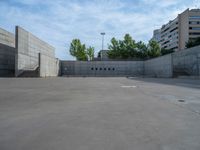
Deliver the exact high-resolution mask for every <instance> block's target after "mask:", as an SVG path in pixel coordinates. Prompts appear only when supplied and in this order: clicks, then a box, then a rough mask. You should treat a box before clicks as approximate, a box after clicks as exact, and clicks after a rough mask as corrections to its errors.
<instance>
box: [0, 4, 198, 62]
mask: <svg viewBox="0 0 200 150" xmlns="http://www.w3.org/2000/svg"><path fill="white" fill-rule="evenodd" d="M199 7H200V0H0V27H1V28H4V29H6V30H8V31H10V32H12V33H14V32H15V31H14V30H15V26H16V25H19V26H21V27H23V28H25V29H26V30H28V31H30V32H31V33H33V34H34V35H36V36H37V37H39V38H41V39H42V40H44V41H46V42H48V43H49V44H50V45H52V46H54V47H55V54H56V57H57V58H59V59H62V60H66V59H67V60H73V59H74V58H73V57H72V56H70V54H69V47H70V43H71V41H72V39H75V38H78V39H80V40H81V42H82V43H85V44H86V46H87V47H88V46H92V47H95V53H97V52H98V51H99V50H100V49H101V45H102V37H101V35H100V33H101V32H105V33H106V35H105V43H104V47H105V48H107V46H108V44H109V43H110V40H111V38H112V37H115V38H117V39H123V36H124V35H125V34H126V33H129V34H130V35H131V36H132V37H133V39H134V40H136V41H144V42H145V43H147V42H148V41H149V40H150V39H151V37H152V35H153V30H154V29H157V28H160V27H161V26H162V25H163V24H165V23H167V22H168V21H169V20H173V19H174V18H176V17H177V15H178V14H179V13H181V12H183V11H184V10H185V9H187V8H190V9H192V8H199Z"/></svg>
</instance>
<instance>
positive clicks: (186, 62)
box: [172, 46, 200, 76]
mask: <svg viewBox="0 0 200 150" xmlns="http://www.w3.org/2000/svg"><path fill="white" fill-rule="evenodd" d="M172 58H173V75H174V76H181V75H189V76H200V46H196V47H193V48H189V49H185V50H181V51H178V52H176V53H173V54H172Z"/></svg>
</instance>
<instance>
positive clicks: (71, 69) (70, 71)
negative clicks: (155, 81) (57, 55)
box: [61, 61, 144, 76]
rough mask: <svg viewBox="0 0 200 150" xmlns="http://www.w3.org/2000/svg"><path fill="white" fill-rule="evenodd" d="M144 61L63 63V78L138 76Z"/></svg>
mask: <svg viewBox="0 0 200 150" xmlns="http://www.w3.org/2000/svg"><path fill="white" fill-rule="evenodd" d="M143 65H144V62H143V61H61V75H63V76H138V75H142V74H143V71H144V70H143Z"/></svg>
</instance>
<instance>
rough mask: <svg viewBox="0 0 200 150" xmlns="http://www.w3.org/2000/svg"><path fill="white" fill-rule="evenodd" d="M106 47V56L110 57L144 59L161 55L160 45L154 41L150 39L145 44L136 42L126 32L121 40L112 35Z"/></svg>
mask: <svg viewBox="0 0 200 150" xmlns="http://www.w3.org/2000/svg"><path fill="white" fill-rule="evenodd" d="M108 49H109V51H108V56H109V58H112V59H135V58H137V59H138V58H140V59H144V58H152V57H157V56H160V55H161V49H160V46H159V44H158V43H157V42H156V41H153V40H150V41H149V44H148V45H146V44H145V43H143V42H142V41H139V42H136V41H135V40H133V38H132V37H131V36H130V35H129V34H126V35H125V36H124V39H123V40H116V39H115V38H114V37H113V38H112V39H111V44H109V45H108Z"/></svg>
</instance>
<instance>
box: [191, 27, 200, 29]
mask: <svg viewBox="0 0 200 150" xmlns="http://www.w3.org/2000/svg"><path fill="white" fill-rule="evenodd" d="M189 29H190V30H200V27H189Z"/></svg>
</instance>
